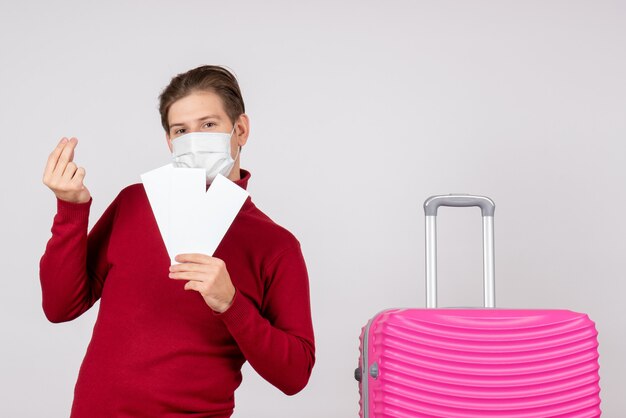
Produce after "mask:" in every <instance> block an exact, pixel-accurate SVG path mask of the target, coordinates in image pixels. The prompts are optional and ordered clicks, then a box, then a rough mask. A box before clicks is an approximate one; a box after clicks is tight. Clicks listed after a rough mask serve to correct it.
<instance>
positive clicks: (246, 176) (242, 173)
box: [233, 168, 254, 210]
mask: <svg viewBox="0 0 626 418" xmlns="http://www.w3.org/2000/svg"><path fill="white" fill-rule="evenodd" d="M251 176H252V174H250V172H249V171H248V170H244V169H243V168H240V169H239V177H240V178H239V180H233V183H235V184H236V185H237V186H239V187H241V188H242V189H244V190H247V189H248V180H250V177H251ZM253 207H254V204H253V203H252V197H251V196H250V195H248V197H247V198H246V200H245V202H243V206H242V207H241V210H249V209H252V208H253Z"/></svg>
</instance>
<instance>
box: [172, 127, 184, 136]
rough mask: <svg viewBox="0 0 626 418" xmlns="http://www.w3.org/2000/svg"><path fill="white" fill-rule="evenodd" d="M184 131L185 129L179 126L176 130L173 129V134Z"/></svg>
mask: <svg viewBox="0 0 626 418" xmlns="http://www.w3.org/2000/svg"><path fill="white" fill-rule="evenodd" d="M184 131H185V128H180V129H177V130H175V131H174V135H178V134H181V133H183V132H184Z"/></svg>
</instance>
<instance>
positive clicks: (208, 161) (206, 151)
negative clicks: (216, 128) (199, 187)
mask: <svg viewBox="0 0 626 418" xmlns="http://www.w3.org/2000/svg"><path fill="white" fill-rule="evenodd" d="M234 132H235V127H234V126H233V130H232V131H231V132H230V133H228V132H190V133H188V134H184V135H181V136H179V137H178V138H174V139H173V140H172V164H173V165H174V167H187V168H204V169H205V170H206V179H207V184H208V183H211V182H212V181H213V179H215V177H216V176H217V174H218V173H219V174H222V175H223V176H226V177H228V175H229V174H230V172H231V170H232V168H233V165H234V164H235V159H236V158H237V156H238V155H239V150H237V156H235V159H233V157H232V156H231V155H230V138H231V136H232V134H233V133H234Z"/></svg>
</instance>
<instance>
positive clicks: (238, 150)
mask: <svg viewBox="0 0 626 418" xmlns="http://www.w3.org/2000/svg"><path fill="white" fill-rule="evenodd" d="M236 126H237V122H235V123H233V130H232V131H230V136H231V137H232V136H233V134H234V133H235V127H236ZM240 152H241V145H239V146H238V147H237V154H235V158H233V161H235V160H237V158H239V154H240ZM231 158H232V157H231Z"/></svg>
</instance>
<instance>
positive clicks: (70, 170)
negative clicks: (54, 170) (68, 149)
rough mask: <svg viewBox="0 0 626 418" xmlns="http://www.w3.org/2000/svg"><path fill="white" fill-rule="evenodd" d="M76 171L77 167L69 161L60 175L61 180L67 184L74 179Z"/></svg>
mask: <svg viewBox="0 0 626 418" xmlns="http://www.w3.org/2000/svg"><path fill="white" fill-rule="evenodd" d="M76 170H78V166H77V165H76V163H75V162H74V161H70V162H69V163H67V165H66V166H65V171H64V172H63V175H62V177H63V179H65V181H66V182H68V183H69V182H70V181H71V180H72V177H74V174H75V173H76Z"/></svg>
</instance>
